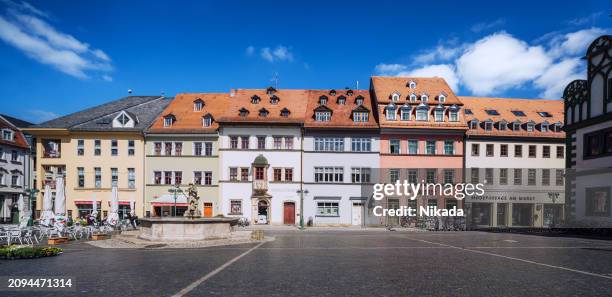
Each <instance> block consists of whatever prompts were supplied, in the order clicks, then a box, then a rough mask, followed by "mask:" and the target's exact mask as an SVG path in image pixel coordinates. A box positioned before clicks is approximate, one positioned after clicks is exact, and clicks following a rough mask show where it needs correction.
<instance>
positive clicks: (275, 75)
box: [270, 72, 279, 90]
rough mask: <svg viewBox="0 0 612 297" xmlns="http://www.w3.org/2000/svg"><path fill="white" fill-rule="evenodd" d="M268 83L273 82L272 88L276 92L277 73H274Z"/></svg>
mask: <svg viewBox="0 0 612 297" xmlns="http://www.w3.org/2000/svg"><path fill="white" fill-rule="evenodd" d="M270 81H272V82H274V88H275V89H277V90H278V81H279V78H278V72H274V75H273V76H272V78H271V79H270Z"/></svg>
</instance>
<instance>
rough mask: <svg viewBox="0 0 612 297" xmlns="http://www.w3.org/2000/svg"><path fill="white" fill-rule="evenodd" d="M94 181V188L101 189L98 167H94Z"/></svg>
mask: <svg viewBox="0 0 612 297" xmlns="http://www.w3.org/2000/svg"><path fill="white" fill-rule="evenodd" d="M94 181H95V183H94V184H95V187H96V188H101V187H102V169H101V168H100V167H94Z"/></svg>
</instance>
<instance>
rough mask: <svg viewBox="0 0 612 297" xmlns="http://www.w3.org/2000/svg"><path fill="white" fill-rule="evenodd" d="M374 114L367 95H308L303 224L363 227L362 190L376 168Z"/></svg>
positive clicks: (349, 92)
mask: <svg viewBox="0 0 612 297" xmlns="http://www.w3.org/2000/svg"><path fill="white" fill-rule="evenodd" d="M374 112H375V111H374V110H373V109H372V101H371V98H370V94H369V92H368V91H363V90H350V89H347V90H320V91H315V90H311V91H309V95H308V107H307V109H306V116H305V120H304V153H303V158H304V161H303V164H304V165H303V166H304V189H305V191H307V193H305V195H304V217H305V220H306V222H307V223H311V224H314V225H318V226H320V225H357V226H361V225H362V224H363V223H364V205H365V203H366V201H367V199H368V197H369V196H370V195H371V193H368V192H367V190H368V189H369V188H371V187H372V185H373V183H375V182H376V179H375V175H376V174H377V172H378V167H379V166H380V155H379V147H380V137H379V131H378V123H377V121H376V116H375V115H374Z"/></svg>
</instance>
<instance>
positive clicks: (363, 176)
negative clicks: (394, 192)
mask: <svg viewBox="0 0 612 297" xmlns="http://www.w3.org/2000/svg"><path fill="white" fill-rule="evenodd" d="M370 175H371V169H370V168H367V167H353V168H351V181H352V182H353V183H369V182H370Z"/></svg>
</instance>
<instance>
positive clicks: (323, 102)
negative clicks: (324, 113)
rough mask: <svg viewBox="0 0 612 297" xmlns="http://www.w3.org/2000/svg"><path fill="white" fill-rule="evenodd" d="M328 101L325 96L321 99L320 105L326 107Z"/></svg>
mask: <svg viewBox="0 0 612 297" xmlns="http://www.w3.org/2000/svg"><path fill="white" fill-rule="evenodd" d="M327 100H328V98H327V96H325V95H323V96H321V97H319V104H320V105H325V104H327Z"/></svg>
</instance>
